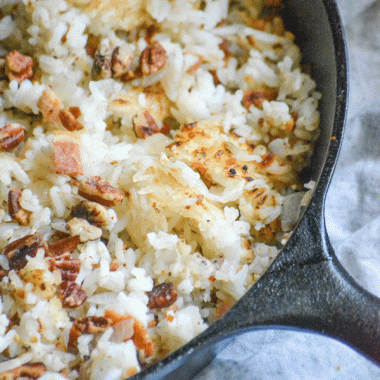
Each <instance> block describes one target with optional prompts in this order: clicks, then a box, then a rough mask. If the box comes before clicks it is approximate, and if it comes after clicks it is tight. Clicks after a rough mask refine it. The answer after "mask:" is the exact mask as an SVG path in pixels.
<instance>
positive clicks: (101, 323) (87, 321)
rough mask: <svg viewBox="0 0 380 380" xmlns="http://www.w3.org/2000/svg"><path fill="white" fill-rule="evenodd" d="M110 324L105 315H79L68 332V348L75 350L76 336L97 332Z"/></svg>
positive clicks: (100, 331) (104, 329)
mask: <svg viewBox="0 0 380 380" xmlns="http://www.w3.org/2000/svg"><path fill="white" fill-rule="evenodd" d="M110 325H111V323H110V320H109V319H107V318H105V317H95V316H91V317H81V318H78V319H76V320H75V321H74V323H73V326H72V327H71V330H70V334H69V342H68V347H69V350H71V351H72V350H75V348H76V343H77V340H78V338H79V337H80V336H81V335H83V334H97V333H102V332H104V331H106V330H107V328H108V327H109V326H110Z"/></svg>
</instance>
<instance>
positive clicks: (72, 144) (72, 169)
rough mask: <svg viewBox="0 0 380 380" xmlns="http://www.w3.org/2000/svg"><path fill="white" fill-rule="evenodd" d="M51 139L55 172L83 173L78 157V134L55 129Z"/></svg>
mask: <svg viewBox="0 0 380 380" xmlns="http://www.w3.org/2000/svg"><path fill="white" fill-rule="evenodd" d="M54 135H55V136H54V139H53V146H54V163H55V171H56V173H57V174H68V175H70V176H76V175H78V174H81V175H83V167H82V161H81V157H80V149H79V145H80V136H77V135H76V134H75V132H61V131H55V132H54Z"/></svg>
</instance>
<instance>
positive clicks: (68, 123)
mask: <svg viewBox="0 0 380 380" xmlns="http://www.w3.org/2000/svg"><path fill="white" fill-rule="evenodd" d="M74 110H75V111H74ZM77 110H78V111H79V114H78V112H77ZM79 116H80V110H79V108H78V107H70V108H69V109H68V110H67V109H63V110H60V111H59V120H61V123H62V125H63V126H64V127H65V128H66V129H67V130H68V131H80V130H81V129H83V128H84V126H83V124H82V123H80V122H79V121H78V120H77V119H78V117H79Z"/></svg>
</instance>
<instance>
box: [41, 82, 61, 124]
mask: <svg viewBox="0 0 380 380" xmlns="http://www.w3.org/2000/svg"><path fill="white" fill-rule="evenodd" d="M37 106H38V108H39V110H40V111H41V114H42V117H43V120H44V121H46V122H47V123H51V124H52V125H54V126H57V125H59V110H60V108H61V107H62V103H61V101H60V99H59V98H58V97H57V95H56V94H55V93H54V92H53V91H52V90H50V89H47V90H44V91H43V93H42V95H41V97H40V98H39V100H38V103H37Z"/></svg>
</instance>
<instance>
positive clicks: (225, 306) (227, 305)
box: [215, 300, 233, 319]
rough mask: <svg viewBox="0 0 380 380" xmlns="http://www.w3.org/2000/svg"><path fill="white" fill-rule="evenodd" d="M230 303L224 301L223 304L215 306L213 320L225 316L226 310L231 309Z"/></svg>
mask: <svg viewBox="0 0 380 380" xmlns="http://www.w3.org/2000/svg"><path fill="white" fill-rule="evenodd" d="M232 306H233V305H232V302H231V301H230V300H226V301H225V302H220V303H219V304H218V305H217V308H216V312H215V319H219V318H220V317H221V316H222V315H224V314H226V313H227V311H228V310H230V309H231V307H232Z"/></svg>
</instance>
